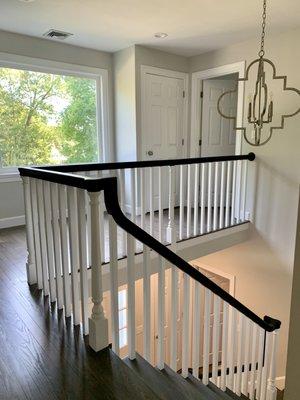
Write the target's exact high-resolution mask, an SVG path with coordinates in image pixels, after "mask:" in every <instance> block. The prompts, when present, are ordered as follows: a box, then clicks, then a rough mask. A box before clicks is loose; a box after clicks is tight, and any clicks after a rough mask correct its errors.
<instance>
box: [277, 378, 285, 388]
mask: <svg viewBox="0 0 300 400" xmlns="http://www.w3.org/2000/svg"><path fill="white" fill-rule="evenodd" d="M275 386H276V387H277V388H278V389H279V390H283V389H284V388H285V376H277V378H275Z"/></svg>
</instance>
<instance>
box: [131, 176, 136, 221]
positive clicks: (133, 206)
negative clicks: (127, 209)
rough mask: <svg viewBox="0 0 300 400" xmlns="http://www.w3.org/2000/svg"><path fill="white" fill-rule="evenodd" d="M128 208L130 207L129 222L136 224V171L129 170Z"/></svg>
mask: <svg viewBox="0 0 300 400" xmlns="http://www.w3.org/2000/svg"><path fill="white" fill-rule="evenodd" d="M130 190H131V193H130V201H131V203H130V206H131V221H132V222H133V223H136V169H135V168H132V169H131V170H130Z"/></svg>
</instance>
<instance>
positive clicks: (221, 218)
mask: <svg viewBox="0 0 300 400" xmlns="http://www.w3.org/2000/svg"><path fill="white" fill-rule="evenodd" d="M225 166H226V164H225V162H222V164H221V185H220V215H219V229H222V228H224V206H225V204H224V201H225V183H226V182H225Z"/></svg>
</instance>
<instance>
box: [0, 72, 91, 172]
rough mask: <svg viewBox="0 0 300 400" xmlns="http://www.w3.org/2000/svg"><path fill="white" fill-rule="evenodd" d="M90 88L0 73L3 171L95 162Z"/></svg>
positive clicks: (60, 79) (67, 80)
mask: <svg viewBox="0 0 300 400" xmlns="http://www.w3.org/2000/svg"><path fill="white" fill-rule="evenodd" d="M96 128H97V127H96V92H95V82H94V81H93V80H91V79H85V78H75V77H69V76H61V75H52V74H45V73H39V72H32V71H23V70H16V69H11V68H1V69H0V157H1V159H0V160H1V162H2V166H17V165H30V164H50V163H61V162H87V161H95V160H96V159H97V156H98V150H97V140H96V138H97V134H96V132H97V129H96Z"/></svg>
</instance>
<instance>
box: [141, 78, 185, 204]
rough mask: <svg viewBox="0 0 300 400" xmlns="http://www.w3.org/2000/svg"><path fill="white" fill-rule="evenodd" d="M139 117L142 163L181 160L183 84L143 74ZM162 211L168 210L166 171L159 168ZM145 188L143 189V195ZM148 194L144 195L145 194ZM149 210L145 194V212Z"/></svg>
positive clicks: (155, 189)
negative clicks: (160, 173)
mask: <svg viewBox="0 0 300 400" xmlns="http://www.w3.org/2000/svg"><path fill="white" fill-rule="evenodd" d="M142 104H143V115H142V127H143V128H142V146H141V151H142V154H141V159H142V160H163V159H168V158H169V159H173V158H181V157H183V156H184V149H185V145H186V143H185V141H184V129H183V114H184V80H183V78H172V77H168V76H162V75H155V74H150V73H147V74H145V90H144V93H143V99H142ZM162 170H163V176H162V184H163V188H164V190H163V194H164V195H163V207H164V208H166V207H167V206H168V190H166V188H168V168H166V167H165V168H163V169H162ZM148 189H149V185H146V191H147V190H148ZM147 194H148V193H147ZM154 207H155V209H157V208H158V173H157V168H155V169H154ZM147 209H149V194H148V195H147V196H146V210H147Z"/></svg>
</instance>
